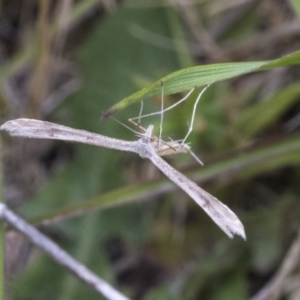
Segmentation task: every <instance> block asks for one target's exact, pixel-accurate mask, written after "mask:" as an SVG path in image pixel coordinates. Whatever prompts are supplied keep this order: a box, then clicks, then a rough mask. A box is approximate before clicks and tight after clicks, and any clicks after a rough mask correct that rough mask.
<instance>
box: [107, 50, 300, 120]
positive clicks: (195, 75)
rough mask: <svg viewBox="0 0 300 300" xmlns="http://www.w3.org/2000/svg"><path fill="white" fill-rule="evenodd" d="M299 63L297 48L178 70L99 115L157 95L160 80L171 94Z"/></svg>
mask: <svg viewBox="0 0 300 300" xmlns="http://www.w3.org/2000/svg"><path fill="white" fill-rule="evenodd" d="M299 63H300V51H297V52H294V53H291V54H289V55H286V56H284V57H282V58H279V59H275V60H272V61H256V62H255V61H253V62H235V63H222V64H212V65H204V66H196V67H191V68H186V69H182V70H178V71H176V72H173V73H171V74H169V75H167V76H165V77H163V78H161V79H160V80H158V81H156V82H154V83H153V84H152V85H150V86H149V87H146V88H143V89H141V90H139V91H138V92H136V93H134V94H132V95H130V96H128V97H126V98H124V99H123V100H121V101H120V102H118V103H117V104H115V105H114V106H113V107H111V108H110V109H109V110H108V111H107V112H105V113H104V114H103V115H102V119H104V118H106V117H108V116H110V115H111V114H113V113H115V112H117V111H119V110H122V109H124V108H126V107H127V106H129V105H130V104H132V103H134V102H136V101H138V100H141V99H142V98H143V99H145V98H149V97H155V96H158V95H160V93H161V84H163V86H164V94H165V95H170V94H175V93H179V92H184V91H187V90H191V89H192V88H194V87H200V86H205V85H208V84H211V83H214V82H218V81H221V80H225V79H229V78H233V77H237V76H240V75H244V74H248V73H251V72H256V71H263V70H269V69H273V68H278V67H283V66H287V65H293V64H299Z"/></svg>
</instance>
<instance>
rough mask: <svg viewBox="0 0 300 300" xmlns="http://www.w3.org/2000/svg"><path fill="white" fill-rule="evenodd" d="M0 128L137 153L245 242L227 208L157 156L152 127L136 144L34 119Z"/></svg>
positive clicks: (224, 229) (232, 214) (12, 132)
mask: <svg viewBox="0 0 300 300" xmlns="http://www.w3.org/2000/svg"><path fill="white" fill-rule="evenodd" d="M0 129H1V130H6V131H8V132H9V133H10V134H11V135H12V136H22V137H27V138H42V139H56V140H65V141H72V142H79V143H84V144H90V145H95V146H99V147H106V148H112V149H117V150H121V151H129V152H135V153H137V154H139V155H140V156H141V157H142V158H148V159H149V160H151V161H152V163H153V164H155V165H156V166H157V167H158V168H159V169H160V170H161V171H162V172H163V173H164V174H165V175H166V176H167V177H168V178H169V179H170V180H172V181H173V182H174V183H175V184H176V185H178V186H179V187H180V188H181V189H183V190H184V191H185V192H186V193H187V194H188V195H189V196H190V197H192V198H193V199H194V200H195V201H196V202H197V203H198V204H199V205H200V206H201V207H202V208H203V210H204V211H205V212H206V213H207V214H208V215H209V216H210V217H211V218H212V220H213V221H214V222H215V223H216V224H217V225H218V226H219V227H220V228H221V229H222V230H223V231H224V232H225V233H226V234H227V235H228V236H229V237H230V238H232V237H233V235H234V234H237V235H240V236H241V237H242V238H243V239H246V235H245V231H244V226H243V224H242V223H241V221H240V220H239V218H238V217H237V216H236V215H235V214H234V213H233V212H232V211H231V210H230V209H229V208H228V207H227V206H226V205H224V204H223V203H221V202H220V201H219V200H218V199H217V198H215V197H213V196H212V195H210V194H209V193H207V192H206V191H204V190H203V189H201V188H200V187H199V186H198V185H196V184H195V183H194V182H192V181H191V180H190V179H188V178H187V177H186V176H184V175H183V174H181V173H180V172H178V171H177V170H175V169H174V168H173V167H171V166H170V165H169V164H168V163H167V162H165V161H164V160H163V159H162V158H161V157H159V156H158V154H157V153H156V151H155V148H154V147H153V146H152V145H151V136H152V130H153V125H150V126H149V127H148V129H147V131H146V133H145V134H144V135H143V136H142V137H141V138H140V139H139V140H137V141H133V142H129V141H123V140H120V139H114V138H110V137H106V136H103V135H100V134H96V133H91V132H88V131H84V130H78V129H73V128H70V127H66V126H62V125H58V124H54V123H50V122H45V121H38V120H33V119H16V120H12V121H8V122H6V123H5V124H3V125H2V126H1V127H0Z"/></svg>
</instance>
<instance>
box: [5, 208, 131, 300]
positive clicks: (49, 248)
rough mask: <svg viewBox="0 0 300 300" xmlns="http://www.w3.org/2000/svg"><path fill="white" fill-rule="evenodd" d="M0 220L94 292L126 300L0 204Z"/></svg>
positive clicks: (108, 297)
mask: <svg viewBox="0 0 300 300" xmlns="http://www.w3.org/2000/svg"><path fill="white" fill-rule="evenodd" d="M0 218H2V219H4V220H5V221H6V222H7V223H9V224H10V225H11V226H13V227H14V228H15V229H17V230H18V231H20V232H21V233H23V234H24V235H25V236H26V237H27V238H28V239H29V240H30V241H31V242H32V243H33V244H34V245H35V246H37V247H39V248H41V249H42V250H43V251H44V252H46V253H47V254H48V255H49V256H50V257H52V258H53V259H54V260H55V261H56V262H58V263H59V264H60V265H62V266H64V267H65V268H66V269H68V270H69V271H70V272H72V273H73V274H74V275H75V276H76V277H78V278H79V279H80V280H81V281H83V282H84V283H86V284H87V285H88V286H90V287H92V288H93V289H94V290H95V291H96V292H98V293H100V294H101V295H103V296H104V297H105V298H106V299H109V300H128V298H127V297H125V296H124V295H122V294H121V293H120V292H119V291H117V290H115V289H114V288H113V287H112V286H110V285H109V284H108V283H107V282H106V281H104V280H102V279H101V278H99V277H98V276H96V275H95V274H94V273H93V272H91V271H90V270H89V269H88V268H86V267H85V266H84V265H83V264H81V263H79V262H78V261H76V260H75V259H74V258H73V257H71V256H70V255H69V254H68V253H67V252H65V251H64V250H62V249H61V248H60V247H59V246H58V245H57V244H55V243H54V242H53V241H51V240H50V239H49V238H48V237H46V236H45V235H44V234H42V233H41V232H39V231H38V230H37V229H36V228H35V227H33V226H31V225H29V224H28V223H27V222H26V221H25V220H23V219H22V218H20V217H19V216H18V215H16V214H15V213H13V212H12V211H11V210H10V209H8V208H7V206H6V205H5V204H3V203H0Z"/></svg>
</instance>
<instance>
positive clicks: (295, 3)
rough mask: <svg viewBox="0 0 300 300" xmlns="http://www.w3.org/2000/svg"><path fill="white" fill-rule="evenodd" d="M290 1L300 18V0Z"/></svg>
mask: <svg viewBox="0 0 300 300" xmlns="http://www.w3.org/2000/svg"><path fill="white" fill-rule="evenodd" d="M290 3H291V5H292V7H293V8H294V11H295V13H296V15H297V16H298V19H300V1H299V0H290Z"/></svg>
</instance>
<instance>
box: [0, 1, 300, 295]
mask: <svg viewBox="0 0 300 300" xmlns="http://www.w3.org/2000/svg"><path fill="white" fill-rule="evenodd" d="M299 17H300V7H299V4H298V1H297V0H294V1H293V0H290V1H288V0H284V1H282V0H264V1H255V0H233V1H222V0H214V1H207V0H194V1H191V0H190V1H187V0H174V1H158V0H157V1H155V0H131V1H130V0H128V1H116V0H110V1H108V0H103V1H96V0H81V1H72V0H61V1H43V0H40V1H33V0H22V1H17V0H11V1H5V0H3V1H1V11H0V50H1V51H0V61H1V69H0V82H1V97H0V113H1V114H0V117H1V124H2V123H3V122H4V121H6V120H9V119H13V118H18V117H27V118H37V119H43V120H47V121H52V122H56V123H59V124H64V125H67V126H71V127H75V128H80V129H85V130H89V131H92V132H98V133H101V134H104V135H107V136H111V137H117V138H122V139H125V140H134V139H135V138H136V137H135V136H134V134H133V133H132V132H130V131H128V130H127V129H126V128H124V127H122V126H121V125H120V124H118V123H116V122H115V121H113V120H112V119H106V120H104V121H100V115H101V113H102V112H103V111H105V110H107V109H108V108H110V107H111V106H112V105H114V104H115V103H117V102H118V101H120V100H121V99H122V98H125V97H126V96H128V95H130V94H131V93H133V92H135V91H137V90H139V89H141V88H142V87H144V86H147V85H149V84H151V83H153V82H154V81H157V80H159V78H161V77H163V76H165V75H167V74H169V73H171V72H173V71H176V70H178V69H182V68H186V67H191V66H194V65H204V64H212V63H221V62H237V61H256V60H270V59H275V58H278V57H281V56H283V55H285V54H288V53H291V52H294V51H296V50H298V49H299V47H300V43H299V36H300V23H299ZM299 71H300V70H299V67H297V66H296V67H295V66H289V67H284V68H280V69H275V70H272V71H266V72H260V73H255V74H251V75H246V76H241V77H238V78H235V79H232V80H227V81H223V82H220V83H216V84H214V85H212V86H211V87H210V88H209V89H208V90H207V92H206V93H205V94H204V96H203V98H202V99H201V102H200V104H199V106H198V109H197V114H196V120H195V126H194V130H193V133H192V135H191V136H190V138H189V142H191V145H192V149H193V150H194V151H195V153H196V154H197V155H199V157H200V158H201V159H202V160H203V161H204V163H205V167H203V168H202V167H200V166H199V165H198V164H197V163H196V162H195V161H194V160H193V159H192V158H191V157H189V156H187V155H176V156H173V157H169V158H167V160H168V162H170V163H171V164H172V165H173V166H175V167H176V168H177V169H179V170H180V171H182V172H183V173H185V174H187V175H188V176H189V177H191V178H192V179H194V180H195V181H197V183H199V184H200V185H201V186H202V187H203V188H205V189H206V190H207V191H209V192H210V193H211V194H213V195H215V196H216V197H218V198H219V199H221V201H222V202H224V203H226V204H227V205H228V206H229V207H230V208H232V210H233V211H235V212H236V214H237V215H238V216H239V217H240V218H241V220H242V222H243V224H244V226H245V229H246V234H247V242H244V241H242V240H241V239H240V238H235V239H234V240H230V239H228V237H227V236H225V235H224V233H223V232H222V231H220V229H219V228H218V227H217V226H216V225H215V224H214V223H213V222H212V221H211V220H210V219H209V218H208V217H207V216H206V215H205V213H204V212H203V211H202V210H201V209H200V208H199V207H198V206H197V205H196V204H195V203H194V202H193V201H192V200H191V199H189V197H188V196H186V195H185V194H184V193H183V192H181V191H179V190H178V189H176V187H174V186H173V185H171V184H170V182H169V181H168V180H166V179H165V178H164V177H162V176H161V174H160V173H159V172H158V170H157V169H156V168H155V167H154V166H152V165H151V163H149V162H147V161H143V160H141V159H140V158H138V157H136V156H134V155H131V154H128V153H121V152H118V151H112V150H107V149H99V148H96V147H91V146H86V145H75V144H68V143H63V142H58V141H44V140H28V139H20V138H10V137H8V136H7V135H3V142H2V143H3V145H2V157H3V159H2V161H3V167H2V169H3V182H4V184H3V185H4V193H3V194H4V201H5V202H6V203H7V204H8V205H9V206H10V207H11V208H13V209H14V210H16V211H17V212H18V213H20V214H21V215H22V216H24V217H25V218H26V219H28V220H31V221H32V222H34V223H35V224H37V225H39V228H40V229H41V230H43V232H45V233H47V235H49V236H50V237H51V238H52V239H53V240H55V241H56V242H57V243H58V244H59V245H60V246H61V247H62V248H64V249H66V250H67V251H68V252H69V253H70V254H71V255H73V256H74V257H75V258H76V259H78V260H79V261H80V262H82V263H84V264H85V265H86V266H88V267H89V268H90V269H91V270H93V271H94V272H95V273H96V274H98V275H99V276H100V277H102V278H104V279H105V280H107V281H108V282H110V283H111V284H113V285H114V286H115V287H116V288H118V289H119V290H120V291H122V292H124V293H125V294H127V295H128V296H129V297H130V298H131V299H137V300H138V299H147V300H150V299H185V300H189V299H191V300H192V299H204V300H205V299H210V300H221V299H233V300H234V299H238V300H240V299H250V298H251V299H253V300H257V299H290V300H296V299H300V281H299V276H300V267H299V265H300V264H299V261H300V260H299V257H300V237H299V233H298V232H299V226H300V205H299V201H300V200H299V199H300V198H299V193H300V185H299V179H300V168H299V163H300V154H299V153H300V152H299V148H300V132H299V125H300V118H299V112H300V105H299V97H300V86H299ZM182 96H183V95H175V96H166V97H165V105H171V104H172V103H174V102H175V101H177V100H178V99H180V98H181V97H182ZM195 96H196V95H194V96H192V97H190V99H188V100H187V101H186V102H185V103H183V104H182V105H180V106H179V107H177V108H176V109H174V110H172V111H170V112H169V113H166V116H165V120H164V134H165V135H166V136H172V138H175V139H180V138H182V137H184V135H185V133H186V131H187V121H189V120H190V117H191V111H192V107H193V104H194V99H195ZM144 102H145V107H144V112H145V113H148V112H149V113H150V112H153V111H158V110H159V109H160V97H157V98H153V99H149V100H147V101H144ZM139 109H140V108H139V103H136V104H135V105H132V106H129V107H128V108H127V109H125V110H124V111H122V112H120V113H118V114H117V115H116V116H115V117H116V118H117V119H118V120H120V121H122V122H123V123H125V124H128V123H127V119H128V118H130V117H134V116H137V115H138V113H139ZM150 123H151V124H154V126H155V128H158V124H159V119H158V118H153V119H151V120H148V119H145V121H143V125H144V126H145V127H146V126H147V125H149V124H150ZM70 211H72V216H70V215H68V214H69V213H70ZM75 215H76V217H75ZM46 223H47V224H48V225H45V224H46ZM5 242H6V259H5V260H6V290H7V291H6V294H7V299H17V300H27V299H33V300H34V299H43V300H47V299H61V300H62V299H63V300H68V299H72V300H76V299H99V295H97V294H96V293H95V292H94V291H92V290H90V289H88V288H87V287H86V286H84V285H83V284H81V283H78V281H77V279H76V278H73V277H72V276H71V275H70V274H68V273H67V272H65V271H64V269H63V268H62V267H61V266H59V265H56V264H55V263H54V262H53V261H52V260H50V259H49V258H47V257H46V256H45V255H44V254H43V253H41V252H40V251H39V250H38V249H35V248H33V247H32V246H31V245H30V243H29V242H28V241H27V240H26V239H24V238H23V237H22V236H21V235H20V234H18V233H17V232H13V231H8V232H7V234H6V240H5ZM272 278H275V280H274V281H273V285H270V286H269V287H270V289H269V290H268V291H270V290H271V294H272V295H273V296H272V297H273V298H272V297H271V298H259V297H261V295H260V296H259V294H258V293H259V291H262V290H264V289H265V288H266V286H267V284H268V283H269V282H270V280H272ZM274 282H275V284H274ZM264 291H266V289H265V290H264Z"/></svg>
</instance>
